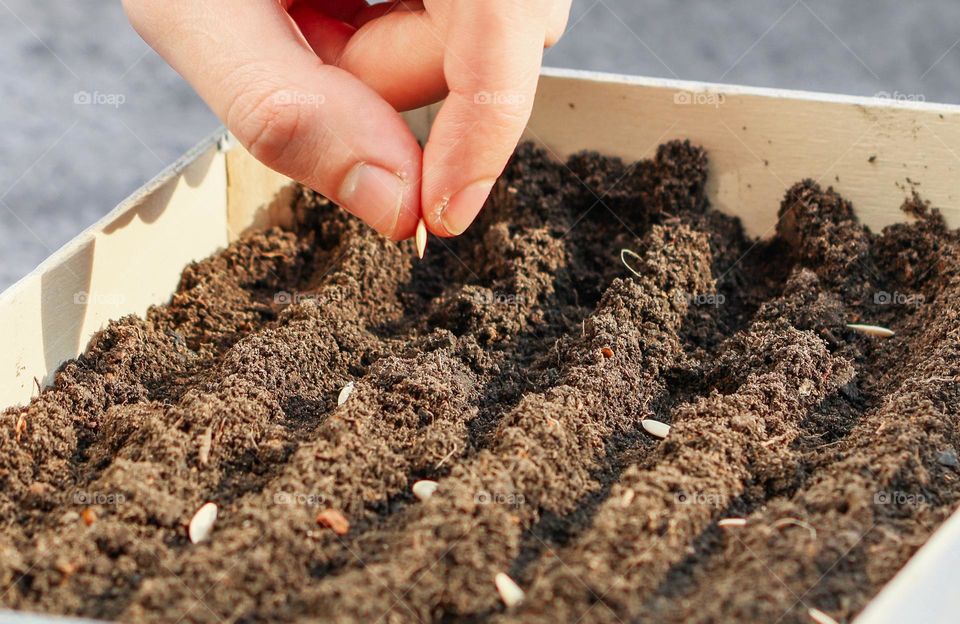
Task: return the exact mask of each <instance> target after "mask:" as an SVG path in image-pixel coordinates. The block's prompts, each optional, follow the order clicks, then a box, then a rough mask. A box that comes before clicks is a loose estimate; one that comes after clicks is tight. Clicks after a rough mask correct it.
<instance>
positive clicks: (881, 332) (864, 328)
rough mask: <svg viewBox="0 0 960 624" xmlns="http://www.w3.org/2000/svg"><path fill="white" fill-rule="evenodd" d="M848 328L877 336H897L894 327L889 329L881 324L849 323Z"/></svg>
mask: <svg viewBox="0 0 960 624" xmlns="http://www.w3.org/2000/svg"><path fill="white" fill-rule="evenodd" d="M847 329H852V330H853V331H855V332H859V333H861V334H864V335H866V336H873V337H875V338H890V337H891V336H895V335H896V332H895V331H893V330H892V329H887V328H886V327H880V326H879V325H861V324H859V323H847Z"/></svg>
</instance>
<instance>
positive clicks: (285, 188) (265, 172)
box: [226, 137, 295, 241]
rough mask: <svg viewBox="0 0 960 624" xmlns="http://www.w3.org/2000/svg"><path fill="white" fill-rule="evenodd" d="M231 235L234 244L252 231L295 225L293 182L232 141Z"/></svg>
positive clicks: (229, 161) (229, 153)
mask: <svg viewBox="0 0 960 624" xmlns="http://www.w3.org/2000/svg"><path fill="white" fill-rule="evenodd" d="M228 142H229V146H230V149H228V150H227V151H226V155H227V207H228V211H229V212H228V216H227V228H228V232H227V235H228V236H229V239H230V240H231V241H234V240H236V239H237V238H239V237H240V236H242V235H243V234H246V233H247V232H250V231H256V230H263V229H266V228H269V227H272V226H274V225H281V226H288V225H291V224H292V222H293V212H292V211H291V209H290V208H291V203H292V201H293V194H294V191H295V186H294V183H293V180H291V179H290V178H288V177H286V176H285V175H283V174H280V173H277V172H276V171H273V170H272V169H269V168H268V167H265V166H264V165H262V164H261V163H260V162H259V161H257V160H256V159H255V158H254V157H253V156H251V155H250V153H249V152H247V150H245V149H244V148H243V147H242V146H241V145H240V144H239V143H236V140H235V139H233V138H232V137H230V138H228Z"/></svg>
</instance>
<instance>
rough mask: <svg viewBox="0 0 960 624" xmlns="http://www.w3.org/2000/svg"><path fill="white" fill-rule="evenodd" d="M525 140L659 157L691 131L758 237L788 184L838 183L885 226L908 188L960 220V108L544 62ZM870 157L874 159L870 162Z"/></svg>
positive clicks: (556, 148)
mask: <svg viewBox="0 0 960 624" xmlns="http://www.w3.org/2000/svg"><path fill="white" fill-rule="evenodd" d="M525 136H526V138H528V139H531V140H534V141H536V142H537V143H540V144H541V145H544V146H546V147H547V148H548V149H549V150H551V151H552V152H553V153H554V154H555V155H556V156H557V157H558V158H566V157H567V156H568V155H570V154H572V153H574V152H577V151H580V150H584V149H591V150H598V151H601V152H604V153H606V154H611V155H615V156H620V157H622V158H624V159H626V160H630V161H633V160H638V159H641V158H649V157H651V156H652V155H653V154H654V153H655V150H656V148H657V146H658V145H659V144H661V143H663V142H664V141H667V140H669V139H676V138H688V139H690V140H691V141H692V142H693V143H695V144H697V145H702V146H703V147H704V148H706V150H707V152H708V154H709V157H710V180H709V185H708V189H707V191H708V195H709V197H710V199H711V201H712V203H713V205H714V207H716V208H718V209H719V210H721V211H723V212H725V213H727V214H731V215H736V216H739V217H741V218H742V219H743V222H744V224H745V226H746V229H747V231H748V232H749V233H750V234H751V235H754V236H766V235H770V234H772V232H773V227H774V225H775V223H776V212H777V208H778V207H779V205H780V202H781V201H782V199H783V195H784V192H785V191H786V189H787V188H788V187H789V186H790V185H792V184H794V183H795V182H798V181H800V180H801V179H804V178H813V179H815V180H819V181H820V182H821V184H823V185H825V186H828V185H832V186H834V187H835V188H836V189H837V190H838V191H839V192H841V193H842V194H843V195H844V196H846V197H847V198H848V199H850V200H851V201H853V203H854V205H855V206H856V209H857V212H858V214H859V216H860V218H861V219H862V220H863V221H864V223H866V224H867V225H868V226H870V227H871V228H873V229H875V230H879V229H880V228H882V227H883V226H885V225H889V224H890V223H895V222H898V221H903V220H905V218H906V217H905V216H904V215H903V213H902V212H901V211H900V206H901V205H902V203H903V200H904V199H905V198H906V197H907V196H908V195H909V193H910V189H912V188H916V189H917V190H918V191H919V192H920V193H921V194H922V195H923V197H924V198H925V199H928V200H930V201H931V202H932V203H933V205H935V206H937V207H939V208H940V209H941V210H943V211H944V212H945V214H946V215H947V219H948V222H949V223H950V224H951V225H952V226H954V227H957V226H960V188H958V186H957V184H956V178H957V173H958V170H960V107H957V106H947V105H939V104H926V103H919V102H910V101H898V100H897V99H893V98H891V99H883V98H858V97H848V96H838V95H827V94H816V93H806V92H797V91H783V90H775V89H754V88H747V87H738V86H732V85H709V84H704V83H693V82H684V81H672V80H656V79H649V78H629V77H622V76H611V75H604V74H594V73H589V72H577V71H571V70H544V76H543V78H542V79H541V81H540V88H539V90H538V93H537V103H536V106H535V109H534V114H533V117H532V119H531V121H530V124H529V128H528V130H527V133H526V135H525ZM871 159H872V161H871Z"/></svg>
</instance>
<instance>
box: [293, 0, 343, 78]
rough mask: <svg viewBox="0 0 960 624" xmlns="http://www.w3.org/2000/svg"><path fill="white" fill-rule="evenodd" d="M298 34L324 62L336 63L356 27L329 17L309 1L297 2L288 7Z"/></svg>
mask: <svg viewBox="0 0 960 624" xmlns="http://www.w3.org/2000/svg"><path fill="white" fill-rule="evenodd" d="M289 13H290V17H292V18H293V21H294V22H295V23H296V24H297V27H298V28H299V29H300V34H302V35H303V37H304V39H306V40H307V43H308V44H309V45H310V47H311V48H312V49H313V51H314V52H315V53H316V55H317V56H319V57H320V58H321V59H322V60H323V62H324V63H329V64H333V65H336V63H337V61H338V60H339V59H340V55H341V54H343V50H344V49H345V48H346V47H347V43H349V42H350V37H352V36H353V34H354V33H355V32H357V29H356V28H354V27H353V26H351V25H350V24H347V23H346V22H343V21H341V20H338V19H336V18H334V17H331V16H330V15H328V14H327V13H325V12H323V11H321V10H319V9H318V8H316V7H315V6H314V5H313V3H311V2H303V1H301V2H297V3H296V4H294V5H293V6H292V7H290V9H289Z"/></svg>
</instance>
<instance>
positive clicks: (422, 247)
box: [417, 219, 427, 260]
mask: <svg viewBox="0 0 960 624" xmlns="http://www.w3.org/2000/svg"><path fill="white" fill-rule="evenodd" d="M426 251H427V224H426V223H424V221H423V219H420V222H419V223H417V256H419V257H420V259H421V260H423V254H424V253H426Z"/></svg>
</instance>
